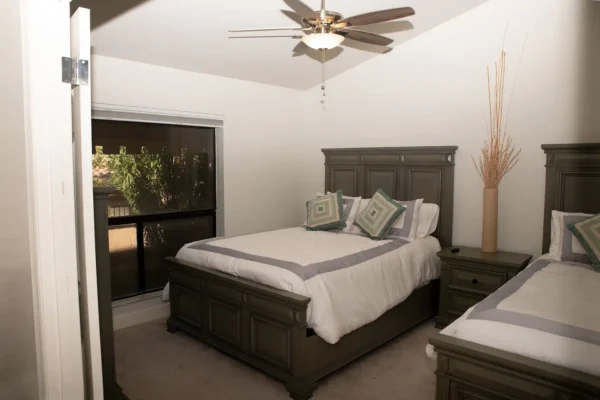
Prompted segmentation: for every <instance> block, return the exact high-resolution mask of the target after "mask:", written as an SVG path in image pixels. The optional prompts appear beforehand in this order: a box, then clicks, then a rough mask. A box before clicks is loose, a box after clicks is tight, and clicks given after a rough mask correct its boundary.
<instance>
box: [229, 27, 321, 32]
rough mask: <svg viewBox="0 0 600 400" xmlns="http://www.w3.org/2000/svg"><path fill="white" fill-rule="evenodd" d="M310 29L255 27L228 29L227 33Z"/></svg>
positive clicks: (302, 29) (301, 29)
mask: <svg viewBox="0 0 600 400" xmlns="http://www.w3.org/2000/svg"><path fill="white" fill-rule="evenodd" d="M304 30H311V28H302V27H295V28H257V29H230V30H229V33H242V32H269V31H304Z"/></svg>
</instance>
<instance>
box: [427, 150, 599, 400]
mask: <svg viewBox="0 0 600 400" xmlns="http://www.w3.org/2000/svg"><path fill="white" fill-rule="evenodd" d="M542 148H543V149H544V151H545V152H546V196H545V207H544V238H543V251H544V253H545V252H547V251H548V249H549V246H550V221H551V213H552V210H560V211H567V212H576V211H581V212H586V213H598V212H600V190H598V188H600V144H571V145H544V146H542ZM517 340H518V339H517ZM429 342H430V343H431V344H432V345H434V346H435V349H436V351H437V354H438V360H437V370H436V375H437V395H436V398H437V399H438V400H457V399H469V400H490V399H557V400H584V399H585V400H592V399H600V377H598V376H591V375H588V374H585V373H582V372H579V371H575V370H572V369H569V368H564V367H559V366H556V365H553V364H548V363H545V362H542V361H538V360H534V359H531V358H528V357H524V356H521V355H519V354H514V353H510V352H507V351H503V350H498V349H494V348H491V347H488V346H483V345H480V344H477V343H472V342H469V341H465V340H461V339H458V338H454V337H450V336H446V335H442V334H436V335H434V336H433V337H432V338H431V339H430V340H429Z"/></svg>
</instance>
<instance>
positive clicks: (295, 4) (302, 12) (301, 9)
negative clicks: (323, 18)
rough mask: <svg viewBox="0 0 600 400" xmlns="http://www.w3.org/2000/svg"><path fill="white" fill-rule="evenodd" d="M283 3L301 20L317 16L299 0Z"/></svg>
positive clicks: (288, 0) (285, 0)
mask: <svg viewBox="0 0 600 400" xmlns="http://www.w3.org/2000/svg"><path fill="white" fill-rule="evenodd" d="M283 2H284V3H285V4H287V5H288V7H290V8H291V9H292V10H294V11H295V12H296V14H298V15H299V16H301V17H302V18H306V19H309V18H315V17H317V16H318V13H317V12H315V11H313V9H312V8H310V7H309V6H307V5H306V4H304V3H303V2H302V1H300V0H283Z"/></svg>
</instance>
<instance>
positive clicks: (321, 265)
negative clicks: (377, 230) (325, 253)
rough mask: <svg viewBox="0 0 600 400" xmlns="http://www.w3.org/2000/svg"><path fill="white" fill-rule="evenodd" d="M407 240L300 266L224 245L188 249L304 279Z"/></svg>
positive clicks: (340, 267) (343, 266) (399, 245)
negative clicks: (271, 268) (268, 267)
mask: <svg viewBox="0 0 600 400" xmlns="http://www.w3.org/2000/svg"><path fill="white" fill-rule="evenodd" d="M407 243H408V242H407V241H405V240H401V239H397V240H392V241H390V242H388V243H386V244H383V245H381V246H377V247H373V248H370V249H367V250H363V251H359V252H358V253H354V254H349V255H347V256H344V257H340V258H335V259H333V260H327V261H322V262H318V263H314V264H309V265H306V266H302V265H300V264H298V263H295V262H292V261H285V260H279V259H276V258H271V257H265V256H259V255H255V254H250V253H244V252H242V251H238V250H233V249H228V248H225V247H217V246H212V245H210V244H206V243H198V244H194V245H192V246H189V248H190V249H195V250H202V251H209V252H212V253H218V254H222V255H225V256H229V257H234V258H239V259H242V260H248V261H254V262H258V263H261V264H268V265H272V266H274V267H279V268H283V269H287V270H288V271H290V272H292V273H294V274H296V275H297V276H298V277H300V278H301V279H302V280H304V281H306V280H308V279H310V278H313V277H315V276H317V275H320V274H325V273H327V272H333V271H337V270H340V269H344V268H348V267H352V266H354V265H357V264H360V263H363V262H365V261H369V260H372V259H374V258H377V257H379V256H382V255H384V254H386V253H389V252H392V251H394V250H396V249H399V248H400V247H402V246H404V245H405V244H407Z"/></svg>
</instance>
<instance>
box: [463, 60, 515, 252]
mask: <svg viewBox="0 0 600 400" xmlns="http://www.w3.org/2000/svg"><path fill="white" fill-rule="evenodd" d="M494 70H495V81H494V82H493V90H492V81H491V79H490V68H489V67H488V68H487V79H488V106H489V114H490V115H489V118H490V119H489V124H490V125H489V136H488V138H487V139H486V141H485V142H484V144H483V148H482V149H481V154H480V155H479V159H478V160H475V157H472V159H473V164H474V165H475V169H476V170H477V172H478V173H479V176H480V178H481V181H482V182H483V186H484V215H483V234H482V249H483V251H488V252H495V251H496V250H497V235H498V222H497V221H498V186H499V185H500V182H501V181H502V178H504V176H505V175H506V174H507V173H509V172H510V171H511V170H512V169H513V168H514V167H515V165H516V164H517V163H518V162H519V156H520V155H521V149H518V150H517V149H516V148H515V146H514V144H513V139H512V137H510V135H508V132H507V130H506V123H507V121H505V120H504V119H505V118H504V81H505V78H506V52H505V51H504V49H502V52H501V53H500V57H499V60H498V61H497V62H496V63H495V68H494ZM509 106H510V104H509ZM507 111H508V110H507ZM507 119H508V114H507V117H506V120H507ZM488 189H494V190H488ZM494 196H495V198H494Z"/></svg>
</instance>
